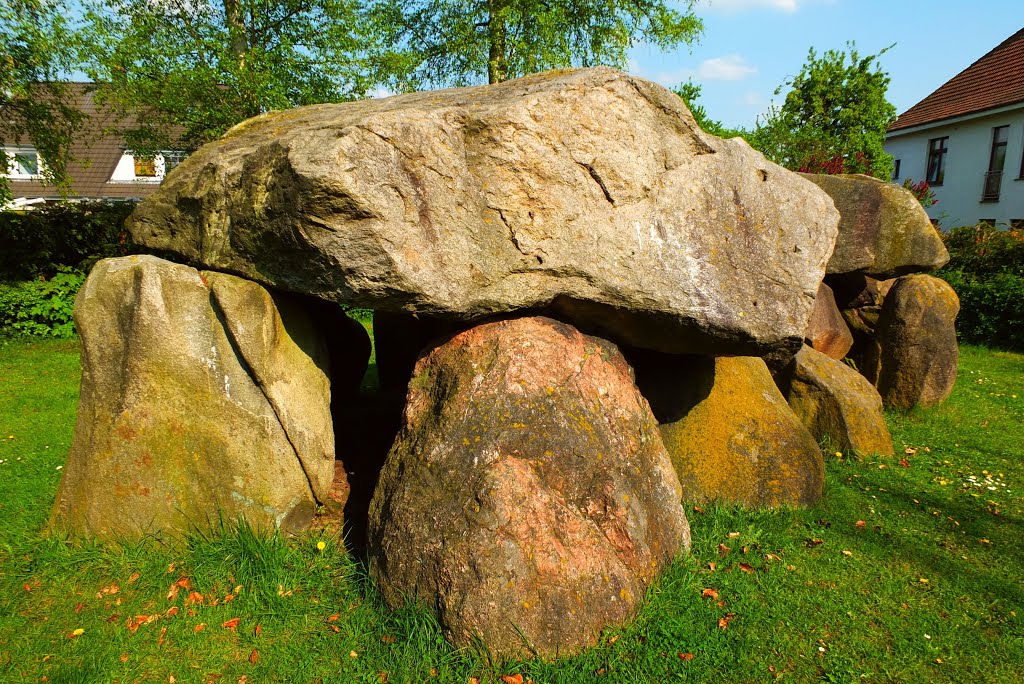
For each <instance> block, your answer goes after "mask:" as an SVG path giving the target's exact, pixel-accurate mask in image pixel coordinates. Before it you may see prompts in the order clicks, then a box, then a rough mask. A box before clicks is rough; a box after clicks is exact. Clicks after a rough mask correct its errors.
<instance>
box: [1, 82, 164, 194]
mask: <svg viewBox="0 0 1024 684" xmlns="http://www.w3.org/2000/svg"><path fill="white" fill-rule="evenodd" d="M67 86H68V88H70V89H71V93H72V95H73V104H74V106H75V107H77V108H78V109H79V110H80V111H81V112H82V113H84V114H85V115H86V117H87V118H86V120H85V121H84V122H83V124H82V127H81V128H80V129H79V130H78V132H77V135H76V139H75V141H74V143H73V144H72V146H71V155H72V156H73V157H74V158H75V161H74V162H72V163H71V164H70V165H69V166H68V175H69V176H70V177H71V195H70V196H71V197H81V198H88V199H97V198H111V199H141V198H143V197H146V196H147V195H150V194H152V193H153V192H155V191H156V189H157V187H159V183H152V182H131V181H128V182H121V183H111V182H109V181H110V176H111V174H112V173H113V172H114V167H115V166H117V162H118V161H119V160H120V159H121V154H122V153H123V152H124V149H125V147H124V141H123V140H122V139H121V137H120V136H119V135H117V134H116V133H113V132H112V130H111V129H113V128H114V127H115V125H119V126H131V125H133V124H134V121H130V120H124V119H122V120H120V121H119V120H117V119H116V118H114V117H113V115H111V114H110V113H109V112H107V111H105V110H104V109H103V108H102V107H100V106H98V105H97V104H96V101H95V98H94V95H95V91H96V89H97V88H100V87H102V86H97V85H96V84H93V83H68V84H67ZM4 137H5V136H4V134H3V130H2V123H0V142H14V141H13V140H4ZM23 142H26V141H23ZM9 183H10V188H11V194H12V195H13V196H14V197H30V198H31V197H45V198H48V199H59V198H60V192H59V191H58V190H57V189H56V188H54V187H53V186H52V185H43V184H42V183H40V182H38V181H32V180H17V179H14V178H11V179H9Z"/></svg>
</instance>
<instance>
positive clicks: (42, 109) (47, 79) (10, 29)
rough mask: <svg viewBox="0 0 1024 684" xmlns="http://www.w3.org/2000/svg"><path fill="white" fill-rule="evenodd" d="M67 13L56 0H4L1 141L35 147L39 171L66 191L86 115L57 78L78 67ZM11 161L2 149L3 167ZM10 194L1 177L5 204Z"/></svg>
mask: <svg viewBox="0 0 1024 684" xmlns="http://www.w3.org/2000/svg"><path fill="white" fill-rule="evenodd" d="M65 17H66V8H65V7H64V5H63V4H62V3H60V2H58V1H57V0H0V142H3V143H6V144H8V145H25V146H31V147H33V148H35V150H36V151H37V152H38V157H39V158H42V163H41V164H38V171H39V173H40V174H41V175H42V176H43V178H44V179H45V180H46V181H47V182H49V183H51V184H53V185H56V186H57V187H58V188H59V189H62V190H63V189H66V188H67V181H68V176H67V167H68V164H69V163H70V161H71V152H70V150H71V143H72V141H73V139H74V135H75V131H76V130H77V128H78V126H79V125H80V123H81V121H82V118H83V117H82V113H81V112H80V111H78V109H77V108H76V107H75V103H74V100H73V97H72V94H71V92H70V91H69V90H68V89H67V88H66V87H65V86H64V85H63V84H62V83H60V82H59V81H58V79H59V78H60V77H61V76H62V75H63V74H66V73H69V72H70V71H72V70H73V68H74V35H73V32H72V31H71V29H70V28H69V26H68V22H67V20H66V18H65ZM37 161H38V158H37V160H33V162H32V163H33V164H35V163H37ZM9 162H10V160H9V159H8V155H7V154H6V153H5V152H4V151H3V149H2V148H0V169H2V170H6V169H7V167H8V163H9ZM26 162H28V160H26ZM10 196H11V195H10V185H9V183H8V181H7V179H6V178H4V177H3V176H0V205H2V204H4V202H6V201H7V200H9V199H10Z"/></svg>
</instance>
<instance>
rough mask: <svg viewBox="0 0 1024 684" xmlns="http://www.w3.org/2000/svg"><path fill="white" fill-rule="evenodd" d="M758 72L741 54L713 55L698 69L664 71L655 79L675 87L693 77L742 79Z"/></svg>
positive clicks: (698, 81) (698, 78)
mask: <svg viewBox="0 0 1024 684" xmlns="http://www.w3.org/2000/svg"><path fill="white" fill-rule="evenodd" d="M756 73H757V67H755V66H754V65H752V64H748V63H747V60H745V59H744V58H743V57H742V56H740V55H725V56H724V57H712V58H711V59H705V60H704V61H703V62H701V63H700V64H699V65H698V66H697V68H696V69H676V70H675V71H662V72H660V73H659V74H658V75H657V76H655V77H654V80H655V81H657V82H658V83H660V84H661V85H663V86H667V87H674V86H676V85H678V84H680V83H682V82H683V81H688V80H690V79H693V80H694V81H696V82H697V83H704V82H705V81H742V80H743V79H745V78H746V77H747V76H751V75H753V74H756Z"/></svg>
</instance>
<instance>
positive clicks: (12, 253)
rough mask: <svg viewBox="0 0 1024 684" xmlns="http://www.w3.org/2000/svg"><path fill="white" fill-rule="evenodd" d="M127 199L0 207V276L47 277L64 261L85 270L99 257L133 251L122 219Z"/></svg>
mask: <svg viewBox="0 0 1024 684" xmlns="http://www.w3.org/2000/svg"><path fill="white" fill-rule="evenodd" d="M134 207H135V205H134V204H132V203H129V202H118V203H114V202H74V203H72V202H62V203H58V204H51V205H46V206H43V207H40V208H38V209H33V210H31V211H24V212H14V211H4V212H0V281H4V280H6V281H24V280H32V279H35V278H39V277H43V278H51V277H53V276H55V275H56V274H57V273H58V272H59V271H60V269H61V267H63V266H72V267H75V268H77V269H79V270H82V271H88V270H89V269H90V268H92V265H93V264H94V263H96V262H97V261H99V260H100V259H102V258H104V257H113V256H124V255H125V254H131V253H134V252H135V251H137V250H136V249H135V245H134V244H133V243H132V240H131V237H130V236H129V234H128V232H127V230H125V227H124V222H125V219H126V218H128V214H130V213H131V211H132V209H134Z"/></svg>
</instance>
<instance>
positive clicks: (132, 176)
mask: <svg viewBox="0 0 1024 684" xmlns="http://www.w3.org/2000/svg"><path fill="white" fill-rule="evenodd" d="M186 156H188V155H187V153H185V152H180V151H172V150H168V151H164V152H158V153H157V154H156V155H154V156H152V157H143V156H141V155H140V156H136V155H135V154H134V153H132V151H131V150H125V151H124V153H123V154H122V155H121V159H120V160H119V161H118V162H117V166H115V167H114V172H113V173H112V174H110V182H111V183H159V182H160V181H162V180H163V179H164V176H166V175H167V173H168V172H169V171H170V170H171V169H173V168H174V167H175V166H177V165H178V164H179V163H181V161H182V160H183V159H184V158H185V157H186Z"/></svg>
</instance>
